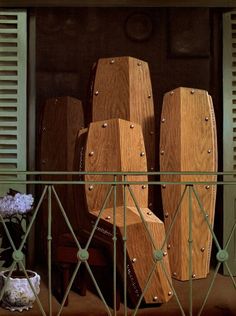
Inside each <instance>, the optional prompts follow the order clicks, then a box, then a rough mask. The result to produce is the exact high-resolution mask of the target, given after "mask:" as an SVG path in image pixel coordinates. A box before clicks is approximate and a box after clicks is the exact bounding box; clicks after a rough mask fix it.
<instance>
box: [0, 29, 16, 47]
mask: <svg viewBox="0 0 236 316" xmlns="http://www.w3.org/2000/svg"><path fill="white" fill-rule="evenodd" d="M0 33H1V31H0ZM17 42H18V39H17V38H3V37H0V44H1V43H10V44H11V43H17Z"/></svg>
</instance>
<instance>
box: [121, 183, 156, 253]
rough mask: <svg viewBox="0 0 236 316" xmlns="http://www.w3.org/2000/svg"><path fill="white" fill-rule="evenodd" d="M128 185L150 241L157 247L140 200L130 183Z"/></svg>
mask: <svg viewBox="0 0 236 316" xmlns="http://www.w3.org/2000/svg"><path fill="white" fill-rule="evenodd" d="M127 187H128V190H129V192H130V195H131V197H132V200H133V201H134V205H135V207H136V209H137V211H138V213H139V215H140V217H141V219H142V222H143V225H144V227H145V230H146V232H147V234H148V236H149V239H150V241H151V243H152V246H153V248H154V249H157V247H156V243H155V241H154V239H153V237H152V235H151V234H150V231H149V229H148V226H147V223H146V221H145V218H144V217H143V213H142V211H141V209H140V207H139V205H138V202H137V200H136V197H135V195H134V193H133V190H132V189H131V187H130V185H128V186H127Z"/></svg>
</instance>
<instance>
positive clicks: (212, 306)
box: [0, 272, 236, 316]
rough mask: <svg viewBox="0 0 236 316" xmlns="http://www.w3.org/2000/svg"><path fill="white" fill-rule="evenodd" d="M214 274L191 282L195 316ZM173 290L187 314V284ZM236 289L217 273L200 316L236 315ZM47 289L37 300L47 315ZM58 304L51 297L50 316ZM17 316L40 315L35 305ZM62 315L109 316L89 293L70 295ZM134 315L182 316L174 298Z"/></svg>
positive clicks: (2, 311) (0, 311)
mask: <svg viewBox="0 0 236 316" xmlns="http://www.w3.org/2000/svg"><path fill="white" fill-rule="evenodd" d="M212 275H213V272H211V274H210V275H209V276H208V278H207V279H205V280H195V281H194V282H193V284H194V286H193V315H197V314H198V311H199V308H200V306H201V304H202V302H203V300H204V297H205V294H206V291H207V288H208V287H209V284H210V281H211V278H212ZM174 285H175V289H176V292H177V295H178V297H179V299H180V301H181V303H182V305H183V307H184V310H185V313H186V315H189V312H188V298H189V294H188V293H189V291H188V283H186V282H175V283H174ZM235 294H236V290H235V288H234V286H233V283H232V281H231V279H230V278H229V277H225V276H222V275H220V274H218V276H217V279H216V282H215V284H214V286H213V288H212V292H211V295H210V297H209V300H208V302H207V304H206V306H205V309H204V311H203V313H202V315H205V316H211V315H213V316H218V315H224V316H231V315H236V299H235V297H236V295H235ZM47 295H48V291H47V287H46V285H45V282H42V283H41V291H40V295H39V298H40V300H41V302H42V304H43V307H44V309H45V312H46V315H49V314H48V301H47ZM59 308H60V305H59V304H58V302H57V301H56V300H55V298H54V297H53V315H57V313H58V311H59ZM111 313H112V315H114V314H113V310H112V309H111ZM132 313H133V311H132V310H130V309H129V310H128V315H132ZM15 314H16V315H18V314H19V315H28V316H39V315H42V313H41V312H40V310H39V307H38V306H37V303H35V304H34V307H33V309H31V310H30V311H25V312H22V313H21V314H20V313H15ZM0 315H1V316H9V315H14V314H13V313H12V312H9V311H7V310H5V309H3V308H0ZM61 315H71V316H72V315H74V316H77V315H78V316H95V315H96V316H105V315H108V313H107V311H106V309H105V308H104V305H103V303H102V302H101V300H100V299H99V298H98V297H97V296H96V295H95V294H92V293H91V292H87V295H86V296H85V297H81V296H79V295H78V294H76V293H75V292H71V293H70V297H69V306H68V307H65V308H64V309H63V312H62V314H61ZM116 315H117V316H122V315H124V307H123V305H121V308H120V310H119V311H118V312H117V314H116ZM137 315H142V316H145V315H147V316H148V315H150V316H151V315H153V316H154V315H155V316H156V315H157V316H158V315H161V316H165V315H168V316H171V315H173V316H175V315H181V312H180V309H179V307H178V305H177V303H176V300H175V298H174V297H173V298H172V299H171V300H170V301H169V302H168V303H167V304H163V305H162V306H159V307H158V306H157V307H151V308H150V307H146V308H141V309H140V310H139V311H138V313H137Z"/></svg>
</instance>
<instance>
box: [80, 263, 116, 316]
mask: <svg viewBox="0 0 236 316" xmlns="http://www.w3.org/2000/svg"><path fill="white" fill-rule="evenodd" d="M85 265H86V268H87V270H88V273H89V275H90V277H91V279H92V281H93V283H94V285H95V287H96V290H97V292H98V295H99V296H100V298H101V300H102V302H103V304H104V305H105V308H106V310H107V312H108V315H109V316H112V314H111V311H110V309H109V307H108V305H107V302H106V301H105V299H104V297H103V295H102V292H101V290H100V288H99V286H98V284H97V281H96V279H95V277H94V275H93V272H92V271H91V269H90V266H89V264H88V262H87V261H85Z"/></svg>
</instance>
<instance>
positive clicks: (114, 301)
mask: <svg viewBox="0 0 236 316" xmlns="http://www.w3.org/2000/svg"><path fill="white" fill-rule="evenodd" d="M116 181H117V176H116V175H114V182H116ZM113 186H114V200H113V304H114V312H113V314H114V316H116V283H117V280H116V270H117V269H116V241H117V237H116V190H117V185H116V183H115V184H114V185H113Z"/></svg>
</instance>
